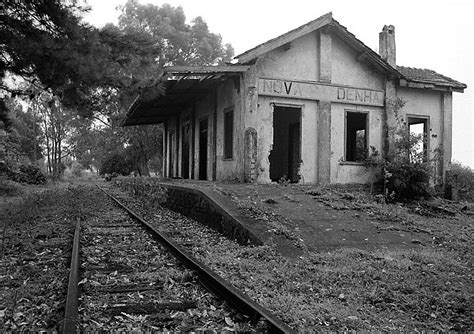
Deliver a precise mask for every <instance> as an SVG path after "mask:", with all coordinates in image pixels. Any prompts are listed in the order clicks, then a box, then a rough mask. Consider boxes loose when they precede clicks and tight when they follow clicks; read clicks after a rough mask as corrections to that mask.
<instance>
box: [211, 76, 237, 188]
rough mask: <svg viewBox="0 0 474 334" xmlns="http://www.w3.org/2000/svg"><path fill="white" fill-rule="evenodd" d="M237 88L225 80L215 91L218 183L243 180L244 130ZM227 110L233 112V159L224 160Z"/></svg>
mask: <svg viewBox="0 0 474 334" xmlns="http://www.w3.org/2000/svg"><path fill="white" fill-rule="evenodd" d="M236 86H237V87H236ZM239 86H240V83H239V84H237V85H235V84H234V80H227V81H226V82H225V83H224V84H223V85H221V86H219V88H218V90H217V132H216V134H217V180H220V181H233V180H238V181H243V180H244V170H243V156H244V128H243V114H242V107H241V104H242V101H241V99H240V98H239V97H240V87H239ZM229 109H233V111H234V131H233V141H232V142H233V150H232V152H233V157H232V158H231V159H224V112H225V111H226V110H229Z"/></svg>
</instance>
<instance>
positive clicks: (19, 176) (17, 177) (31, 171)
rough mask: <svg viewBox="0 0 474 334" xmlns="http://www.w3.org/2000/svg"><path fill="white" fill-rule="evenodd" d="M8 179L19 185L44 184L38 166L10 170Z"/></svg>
mask: <svg viewBox="0 0 474 334" xmlns="http://www.w3.org/2000/svg"><path fill="white" fill-rule="evenodd" d="M8 176H9V179H10V180H12V181H15V182H19V183H28V184H44V183H46V177H45V175H44V174H43V172H42V171H41V169H40V168H39V167H38V166H35V165H20V167H19V171H13V170H10V171H9V172H8Z"/></svg>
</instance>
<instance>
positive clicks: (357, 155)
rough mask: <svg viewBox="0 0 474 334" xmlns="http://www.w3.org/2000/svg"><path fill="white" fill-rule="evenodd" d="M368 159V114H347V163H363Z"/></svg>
mask: <svg viewBox="0 0 474 334" xmlns="http://www.w3.org/2000/svg"><path fill="white" fill-rule="evenodd" d="M366 157H367V114H366V113H363V112H349V111H348V112H347V113H346V161H363V160H364V159H365V158H366Z"/></svg>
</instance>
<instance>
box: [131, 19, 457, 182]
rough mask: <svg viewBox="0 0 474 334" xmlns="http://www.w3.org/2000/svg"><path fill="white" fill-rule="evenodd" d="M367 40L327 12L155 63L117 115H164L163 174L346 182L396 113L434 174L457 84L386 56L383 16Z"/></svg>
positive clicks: (146, 119)
mask: <svg viewBox="0 0 474 334" xmlns="http://www.w3.org/2000/svg"><path fill="white" fill-rule="evenodd" d="M379 42H380V43H379V50H380V51H379V52H380V54H377V53H376V52H374V51H373V50H371V49H370V48H369V47H367V46H366V45H365V44H364V43H363V42H361V41H360V40H358V39H357V38H356V37H355V36H354V35H353V34H352V33H350V32H349V31H348V30H347V28H346V27H344V26H342V25H341V24H340V23H339V22H337V21H336V20H335V19H334V18H333V17H332V14H331V13H328V14H326V15H323V16H321V17H319V18H318V19H316V20H314V21H311V22H309V23H307V24H305V25H303V26H301V27H299V28H296V29H294V30H292V31H289V32H287V33H285V34H283V35H281V36H279V37H276V38H274V39H272V40H270V41H267V42H265V43H263V44H260V45H258V46H256V47H255V48H253V49H250V50H248V51H246V52H244V53H242V54H240V55H238V56H236V60H237V62H236V63H233V64H229V65H224V66H201V67H189V66H172V67H167V68H165V70H164V75H163V78H162V80H163V84H164V87H165V93H164V95H162V96H160V97H159V98H154V99H148V100H147V99H145V98H143V97H138V98H137V99H136V100H135V102H134V103H133V104H132V106H131V107H130V109H129V111H128V114H127V118H126V120H125V125H140V124H156V123H163V124H164V129H165V132H164V143H163V144H164V145H163V147H164V152H163V157H164V158H163V171H164V176H166V177H179V178H185V179H187V178H189V179H197V180H217V181H236V180H238V181H241V182H256V183H270V182H276V181H279V180H282V179H284V180H290V181H291V182H299V183H319V184H329V183H339V184H347V183H366V182H370V181H372V180H373V178H374V172H373V171H371V170H370V169H369V168H367V167H366V165H365V164H364V163H363V162H362V161H361V157H362V153H361V152H363V151H367V150H368V149H369V148H370V147H374V148H375V149H377V150H378V151H379V152H381V154H388V153H389V152H390V150H393V147H394V136H393V131H394V129H396V128H397V126H399V123H400V122H401V123H404V124H405V125H408V127H410V126H416V127H418V129H421V131H422V132H423V134H424V138H425V141H424V145H423V149H424V150H425V152H426V156H427V158H428V159H433V158H435V155H436V154H437V156H436V158H437V159H438V160H437V161H438V163H437V169H438V170H437V172H436V173H437V175H436V177H438V179H439V180H441V182H442V180H443V178H444V177H445V172H446V170H448V169H449V166H450V161H451V147H452V141H451V140H452V113H453V110H452V94H453V92H463V90H464V89H465V88H466V85H465V84H462V83H460V82H457V81H455V80H453V79H451V78H448V77H446V76H443V75H441V74H438V73H436V72H434V71H431V70H426V69H417V68H410V67H402V66H397V64H396V47H395V29H394V27H393V26H385V27H383V30H382V31H381V32H380V34H379ZM397 101H403V102H404V105H403V107H402V108H400V109H399V108H398V107H399V106H400V104H399V103H397Z"/></svg>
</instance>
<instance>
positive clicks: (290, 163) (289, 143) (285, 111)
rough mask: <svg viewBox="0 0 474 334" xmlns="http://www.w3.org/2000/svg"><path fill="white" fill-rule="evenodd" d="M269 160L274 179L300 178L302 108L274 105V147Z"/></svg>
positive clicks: (290, 179) (271, 174)
mask: <svg viewBox="0 0 474 334" xmlns="http://www.w3.org/2000/svg"><path fill="white" fill-rule="evenodd" d="M269 160H270V179H271V180H272V181H274V182H278V181H280V180H289V181H290V182H298V181H299V180H300V175H299V170H300V165H301V108H295V107H282V106H275V107H274V109H273V148H272V150H271V152H270V157H269Z"/></svg>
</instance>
